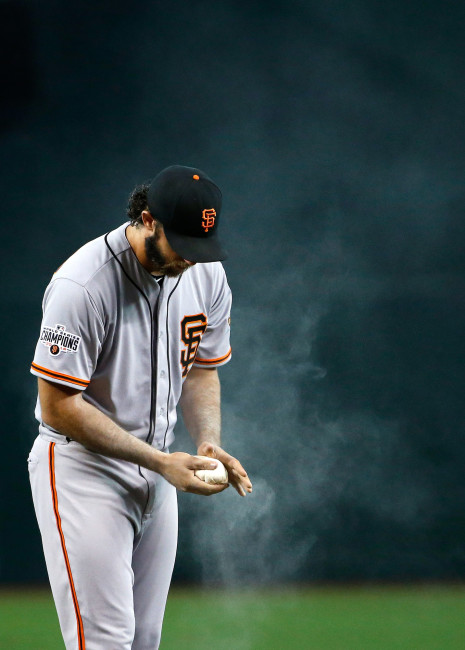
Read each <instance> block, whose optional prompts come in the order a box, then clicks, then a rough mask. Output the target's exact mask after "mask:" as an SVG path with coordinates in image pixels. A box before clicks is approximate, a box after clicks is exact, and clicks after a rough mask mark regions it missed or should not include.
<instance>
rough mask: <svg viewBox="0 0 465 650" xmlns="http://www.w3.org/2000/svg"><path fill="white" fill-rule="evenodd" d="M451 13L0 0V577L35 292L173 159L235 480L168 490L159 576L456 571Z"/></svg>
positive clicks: (459, 143) (38, 567)
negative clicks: (215, 257)
mask: <svg viewBox="0 0 465 650" xmlns="http://www.w3.org/2000/svg"><path fill="white" fill-rule="evenodd" d="M464 19H465V5H464V4H463V3H462V2H458V1H457V2H450V1H449V2H447V1H442V2H439V0H435V1H430V2H427V1H426V2H425V1H424V0H423V1H422V2H420V1H419V0H415V1H412V2H405V1H403V2H400V1H395V0H385V1H384V2H383V3H378V2H374V1H373V0H371V1H370V0H355V1H354V2H351V3H342V2H335V1H334V0H326V1H325V2H316V1H306V2H305V1H303V0H287V1H286V2H278V1H272V0H268V1H267V2H264V1H263V2H247V3H245V2H241V1H239V0H236V1H234V0H225V1H222V2H215V1H213V0H205V1H196V0H192V1H190V2H186V1H184V0H173V1H171V2H169V3H167V2H163V3H162V2H154V1H149V0H145V1H144V0H131V2H129V1H127V0H118V1H117V2H115V1H114V0H112V2H109V1H108V0H101V1H100V2H97V3H96V2H94V1H93V2H89V1H83V0H80V1H79V2H76V1H75V0H69V1H68V2H66V3H64V2H61V1H60V2H58V0H43V1H42V2H34V1H33V0H29V1H26V0H25V1H23V2H14V1H0V49H1V54H2V56H1V66H2V68H1V79H2V86H1V89H2V92H1V100H0V117H1V131H0V138H1V159H2V174H1V202H2V242H1V247H2V255H1V268H2V280H3V281H2V307H3V308H2V335H1V341H2V347H3V349H2V368H3V369H2V373H1V374H2V383H3V385H2V391H1V421H2V444H1V449H2V454H1V457H2V462H1V480H2V486H1V517H0V521H1V526H2V530H1V533H0V580H1V581H2V582H3V583H12V582H27V583H30V582H40V581H43V580H45V568H44V561H43V558H42V550H41V546H40V539H39V535H38V531H37V525H36V521H35V517H34V513H33V510H32V504H31V498H30V493H29V485H28V478H27V469H26V457H27V454H28V450H29V448H30V446H31V444H32V441H33V438H34V437H35V435H36V423H35V421H34V419H33V406H34V401H35V386H36V383H35V379H34V378H33V377H32V376H30V375H29V374H28V370H29V363H30V361H31V359H32V356H33V352H34V347H35V342H36V339H37V336H38V330H39V325H40V318H41V311H40V305H41V298H42V295H43V292H44V289H45V287H46V285H47V283H48V281H49V278H50V276H51V275H52V273H53V272H54V271H55V269H56V268H57V267H58V266H59V265H60V264H61V262H62V261H63V260H64V259H66V257H67V256H68V255H69V254H71V253H72V252H73V251H74V250H75V249H76V248H78V247H79V246H80V245H82V244H83V243H85V242H86V241H87V240H89V239H91V238H94V237H96V236H98V235H100V234H102V233H103V232H105V231H107V230H110V229H112V228H114V227H116V226H118V225H119V224H120V223H121V222H122V221H123V220H124V218H125V205H126V201H127V196H128V194H129V193H130V191H131V190H132V188H133V186H134V185H135V184H136V183H138V182H141V181H143V180H147V179H150V178H151V177H153V176H154V175H155V173H157V172H158V171H159V170H160V169H162V168H163V167H165V166H166V165H169V164H173V163H180V164H186V165H193V166H197V167H200V168H201V169H204V170H205V171H206V172H207V173H208V174H209V175H210V176H212V177H213V178H214V179H215V180H216V182H217V183H218V184H219V185H220V187H221V188H222V189H223V194H224V209H223V225H222V230H223V235H224V237H225V238H226V239H227V240H228V243H229V249H230V252H231V255H230V259H229V260H228V261H227V262H226V263H225V267H226V270H227V273H228V277H229V280H230V284H231V287H232V290H233V295H234V308H233V314H232V325H233V330H232V331H233V340H232V343H233V361H232V362H231V364H229V365H228V366H226V367H225V368H224V369H223V370H222V371H221V378H222V383H223V401H224V446H225V447H226V448H227V449H228V450H229V451H231V453H233V454H235V455H237V456H238V457H239V458H240V459H241V460H242V461H243V463H244V465H245V466H246V468H247V469H248V471H249V473H250V475H251V477H252V479H253V481H254V485H255V490H254V493H253V495H252V496H250V497H248V498H247V499H245V500H241V499H239V497H238V496H237V495H236V494H233V491H232V490H228V491H227V492H226V493H225V494H222V495H220V496H219V497H216V498H213V499H201V498H200V497H195V496H192V495H181V496H180V521H181V531H180V542H179V554H178V561H177V566H176V571H175V579H176V580H178V581H193V580H195V581H197V580H203V581H205V582H219V583H228V584H241V583H244V582H252V583H273V582H289V581H300V580H303V581H311V580H330V581H331V580H344V581H349V580H356V581H360V580H395V581H408V580H416V579H420V580H438V579H440V580H446V579H447V580H452V581H458V580H459V581H461V580H462V579H463V577H465V547H464V543H465V509H464V505H465V477H464V469H463V467H464V461H465V446H464V439H463V438H464V436H463V429H464V427H463V421H464V415H465V412H464V411H465V408H464V396H463V378H462V377H463V367H464V353H465V343H464V325H465V307H464V297H465V296H464V293H465V279H464V270H465V268H464V267H465V262H464V260H465V256H464V253H463V249H464V244H465V221H464V208H465V190H464V184H463V172H464V165H465V149H464V136H465V121H464V115H465V84H464V71H465V59H464V57H465V45H464V38H463V32H464V24H465V23H464ZM176 444H177V447H178V448H182V449H186V450H189V451H193V447H192V445H191V443H190V442H189V441H188V438H187V437H186V434H185V432H183V430H182V427H181V428H180V432H179V437H178V441H177V443H176Z"/></svg>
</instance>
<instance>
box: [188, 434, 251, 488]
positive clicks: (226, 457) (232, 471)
mask: <svg viewBox="0 0 465 650" xmlns="http://www.w3.org/2000/svg"><path fill="white" fill-rule="evenodd" d="M197 454H198V455H199V456H209V457H210V458H217V459H218V460H220V461H221V462H222V463H223V465H224V466H225V467H226V469H227V471H228V476H229V483H230V485H232V486H233V487H234V488H235V490H236V491H237V492H238V494H240V496H241V497H245V495H246V492H249V493H250V492H252V483H251V482H250V479H249V477H248V476H247V472H246V471H245V469H244V468H243V467H242V465H241V464H240V462H239V461H238V460H237V458H234V456H230V454H228V453H227V452H225V451H224V449H222V448H221V447H219V446H218V445H214V444H213V443H211V442H202V444H201V445H200V446H199V448H198V449H197Z"/></svg>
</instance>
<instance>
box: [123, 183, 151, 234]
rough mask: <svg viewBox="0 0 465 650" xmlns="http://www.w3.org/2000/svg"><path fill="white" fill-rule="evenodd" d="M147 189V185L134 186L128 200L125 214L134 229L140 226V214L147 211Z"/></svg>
mask: <svg viewBox="0 0 465 650" xmlns="http://www.w3.org/2000/svg"><path fill="white" fill-rule="evenodd" d="M149 187H150V185H149V183H142V184H141V185H136V187H135V188H134V189H133V190H132V192H131V195H130V197H129V199H128V207H127V210H126V214H127V215H128V218H129V220H130V222H131V226H136V228H137V227H138V226H140V225H142V217H141V216H140V215H141V212H143V211H144V210H148V206H147V192H148V189H149Z"/></svg>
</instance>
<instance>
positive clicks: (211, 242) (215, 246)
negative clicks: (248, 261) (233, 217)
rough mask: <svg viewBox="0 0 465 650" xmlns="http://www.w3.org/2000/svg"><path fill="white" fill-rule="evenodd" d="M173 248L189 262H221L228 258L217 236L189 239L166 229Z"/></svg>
mask: <svg viewBox="0 0 465 650" xmlns="http://www.w3.org/2000/svg"><path fill="white" fill-rule="evenodd" d="M164 231H165V235H166V238H167V240H168V243H169V245H170V246H171V248H172V249H173V250H174V251H175V252H176V253H177V254H178V255H180V256H181V257H182V258H183V259H185V260H187V261H188V262H220V261H222V260H225V259H226V258H227V257H228V253H227V251H226V250H225V249H224V248H223V246H222V245H221V243H220V241H219V239H218V238H217V236H216V235H212V236H211V237H205V238H202V237H187V236H186V235H179V234H178V233H176V232H173V231H172V230H170V228H167V227H166V226H165V227H164Z"/></svg>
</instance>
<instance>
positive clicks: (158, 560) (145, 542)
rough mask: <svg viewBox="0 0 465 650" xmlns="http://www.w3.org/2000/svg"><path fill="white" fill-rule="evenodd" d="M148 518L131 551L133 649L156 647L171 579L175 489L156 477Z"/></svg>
mask: <svg viewBox="0 0 465 650" xmlns="http://www.w3.org/2000/svg"><path fill="white" fill-rule="evenodd" d="M155 490H156V495H157V496H156V499H155V504H154V509H153V513H152V518H151V520H150V523H149V524H148V526H147V527H146V528H145V530H144V532H143V534H142V536H141V539H140V541H139V544H138V546H137V547H136V549H135V551H134V556H133V570H134V613H135V619H136V634H135V637H134V644H133V650H145V649H146V648H154V649H155V648H157V647H158V644H159V643H160V636H161V628H162V623H163V616H164V613H165V606H166V599H167V596H168V591H169V587H170V583H171V576H172V573H173V567H174V561H175V558H176V547H177V537H178V504H177V494H176V489H175V488H174V487H173V486H172V485H170V484H169V483H168V482H167V481H165V479H163V478H162V477H161V476H160V477H159V478H158V479H157V485H156V488H155Z"/></svg>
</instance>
